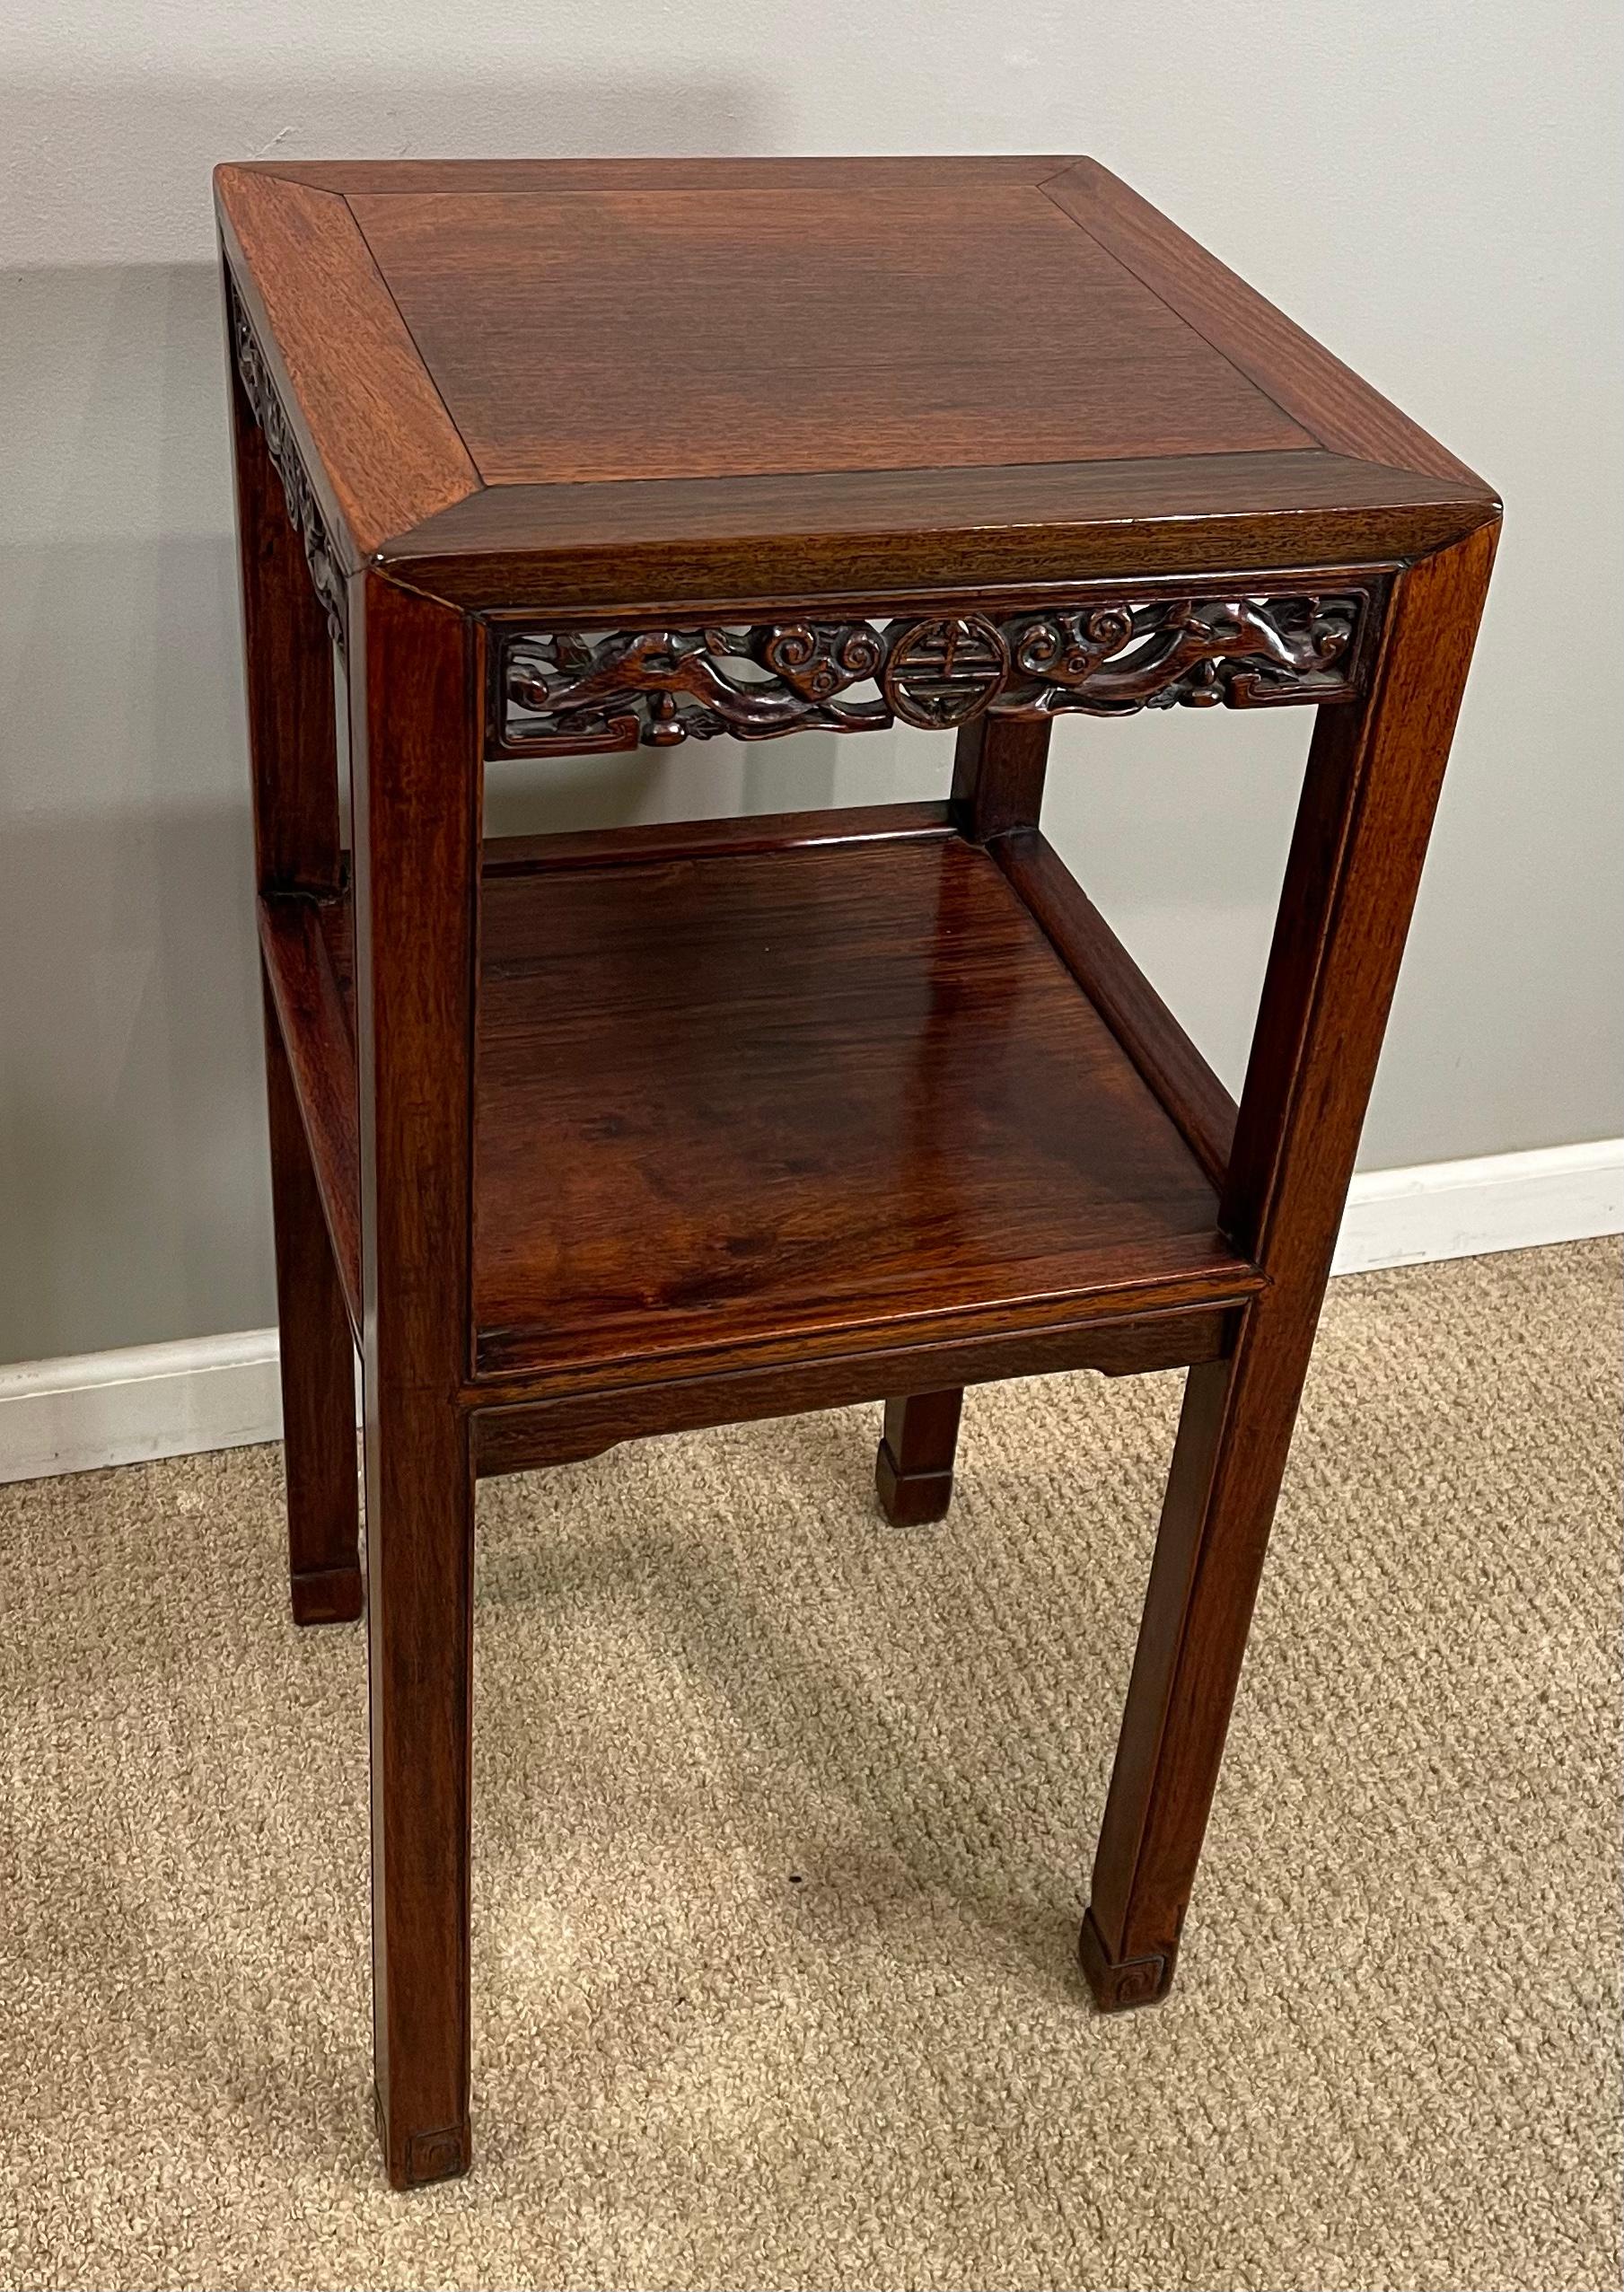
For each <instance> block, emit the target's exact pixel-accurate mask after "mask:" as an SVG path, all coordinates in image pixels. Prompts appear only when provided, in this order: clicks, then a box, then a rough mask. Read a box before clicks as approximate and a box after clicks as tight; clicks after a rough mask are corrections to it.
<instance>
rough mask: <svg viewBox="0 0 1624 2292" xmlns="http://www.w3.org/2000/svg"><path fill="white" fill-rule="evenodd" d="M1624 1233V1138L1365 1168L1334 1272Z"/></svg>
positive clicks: (1346, 1217) (1370, 1270) (1350, 1201)
mask: <svg viewBox="0 0 1624 2292" xmlns="http://www.w3.org/2000/svg"><path fill="white" fill-rule="evenodd" d="M1620 1232H1624V1138H1596V1139H1594V1140H1593V1141H1591V1142H1589V1143H1588V1144H1586V1145H1584V1146H1537V1147H1535V1148H1534V1149H1533V1151H1532V1153H1528V1154H1485V1155H1477V1156H1476V1157H1475V1158H1474V1159H1473V1160H1471V1161H1470V1162H1424V1163H1421V1164H1418V1166H1417V1167H1416V1168H1414V1169H1411V1170H1366V1171H1362V1172H1360V1174H1359V1175H1358V1176H1357V1177H1356V1179H1355V1180H1354V1181H1353V1186H1352V1189H1351V1190H1350V1191H1349V1194H1348V1197H1347V1210H1346V1212H1345V1213H1344V1215H1343V1218H1342V1232H1341V1235H1340V1238H1339V1241H1338V1243H1337V1258H1336V1265H1335V1268H1334V1270H1335V1271H1336V1272H1338V1273H1374V1272H1375V1270H1376V1269H1377V1268H1378V1267H1381V1266H1389V1265H1421V1264H1423V1263H1425V1262H1426V1261H1428V1260H1432V1259H1435V1258H1481V1257H1488V1256H1489V1255H1490V1254H1491V1253H1492V1252H1493V1251H1496V1250H1535V1249H1542V1248H1544V1247H1545V1246H1546V1245H1547V1244H1548V1243H1552V1242H1584V1241H1588V1240H1590V1239H1591V1238H1592V1236H1593V1235H1594V1234H1617V1233H1620Z"/></svg>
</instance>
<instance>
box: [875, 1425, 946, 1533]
mask: <svg viewBox="0 0 1624 2292" xmlns="http://www.w3.org/2000/svg"><path fill="white" fill-rule="evenodd" d="M963 1400H964V1395H963V1393H962V1392H960V1391H955V1392H916V1393H911V1394H909V1397H908V1399H907V1400H905V1401H887V1402H886V1404H885V1432H884V1437H883V1438H882V1441H881V1443H880V1447H879V1452H878V1453H877V1454H876V1456H875V1458H874V1492H875V1494H876V1495H877V1496H878V1497H879V1499H880V1509H881V1511H882V1513H883V1514H884V1515H885V1517H886V1518H887V1520H889V1521H890V1522H891V1525H892V1527H893V1528H923V1527H924V1526H926V1524H927V1523H928V1522H930V1521H933V1520H941V1519H943V1518H944V1516H945V1515H946V1512H947V1507H948V1506H949V1505H950V1504H951V1503H952V1493H953V1452H954V1449H955V1447H956V1445H957V1444H958V1438H959V1414H960V1410H961V1406H962V1404H963Z"/></svg>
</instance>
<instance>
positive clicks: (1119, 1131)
mask: <svg viewBox="0 0 1624 2292" xmlns="http://www.w3.org/2000/svg"><path fill="white" fill-rule="evenodd" d="M887 821H888V822H890V823H891V824H890V826H889V828H886V827H884V826H876V825H875V824H874V823H875V822H887ZM845 823H866V825H864V826H859V827H856V828H853V827H849V826H848V827H847V830H846V832H845V833H844V834H842V832H841V831H842V827H843V825H845ZM802 825H803V823H797V822H795V821H777V822H765V821H750V822H737V823H734V822H728V823H718V824H717V825H716V826H715V828H707V827H705V826H698V827H693V828H689V829H686V830H680V831H678V830H651V831H647V832H646V833H644V834H642V835H641V836H640V835H639V834H638V833H637V831H631V832H630V833H629V834H628V836H626V837H623V838H621V839H618V840H617V839H605V838H601V837H594V836H586V837H570V838H556V839H546V840H545V841H542V842H537V843H530V844H524V845H520V846H514V847H510V848H508V849H506V850H504V848H503V847H499V846H493V847H490V851H489V854H488V856H487V871H486V877H485V883H484V890H483V914H482V943H483V944H482V955H481V977H480V998H479V1032H478V1093H477V1111H476V1136H475V1226H474V1231H475V1311H476V1319H477V1322H478V1368H479V1371H480V1372H481V1373H482V1374H486V1375H488V1376H490V1377H492V1378H493V1379H495V1380H497V1381H498V1382H499V1383H501V1385H502V1386H503V1387H504V1388H505V1389H506V1388H508V1387H512V1386H514V1385H515V1383H525V1382H527V1381H530V1380H532V1379H533V1380H536V1381H537V1383H538V1387H540V1385H542V1384H545V1385H546V1386H548V1387H549V1389H557V1388H559V1387H560V1386H567V1387H570V1388H577V1389H584V1388H590V1387H592V1386H593V1385H594V1384H601V1383H604V1382H606V1381H609V1382H617V1383H618V1382H620V1381H621V1380H622V1379H624V1378H625V1377H626V1376H628V1374H637V1375H641V1376H645V1377H647V1376H658V1377H660V1378H662V1379H667V1378H672V1377H678V1376H681V1375H683V1374H714V1373H715V1372H716V1371H717V1370H736V1369H739V1368H742V1367H754V1366H770V1365H772V1364H773V1363H775V1362H778V1361H785V1360H789V1359H794V1360H811V1359H815V1358H818V1357H821V1356H824V1355H829V1354H831V1353H836V1352H840V1351H844V1350H850V1349H852V1348H869V1347H873V1346H877V1345H900V1344H907V1345H918V1344H920V1343H923V1342H926V1341H927V1340H931V1339H938V1338H953V1339H972V1338H975V1337H978V1336H980V1335H983V1334H987V1335H994V1334H1001V1333H1005V1332H1011V1331H1015V1330H1039V1329H1042V1328H1044V1327H1046V1326H1049V1325H1051V1324H1054V1325H1058V1324H1060V1323H1066V1324H1068V1325H1069V1324H1075V1323H1076V1322H1078V1321H1079V1320H1080V1319H1084V1318H1089V1317H1098V1318H1099V1319H1101V1320H1105V1319H1110V1318H1119V1317H1120V1316H1122V1315H1124V1314H1128V1313H1139V1312H1144V1313H1150V1312H1154V1311H1165V1310H1169V1309H1180V1308H1187V1307H1194V1306H1198V1305H1219V1304H1229V1303H1234V1302H1238V1301H1239V1300H1240V1299H1242V1298H1243V1297H1244V1296H1246V1295H1249V1294H1251V1292H1252V1291H1254V1290H1256V1289H1257V1288H1258V1287H1260V1276H1259V1275H1258V1274H1257V1272H1256V1271H1255V1269H1253V1268H1252V1267H1251V1265H1250V1264H1248V1263H1247V1262H1246V1261H1245V1260H1243V1259H1242V1258H1239V1257H1237V1256H1236V1254H1235V1253H1234V1251H1233V1250H1232V1248H1231V1247H1230V1246H1229V1244H1228V1243H1226V1242H1225V1240H1224V1238H1223V1236H1222V1235H1221V1234H1219V1232H1218V1230H1217V1225H1216V1196H1215V1192H1214V1189H1213V1184H1212V1181H1211V1180H1210V1178H1209V1177H1208V1175H1207V1172H1206V1171H1205V1170H1204V1169H1203V1167H1202V1166H1201V1164H1200V1162H1199V1161H1198V1159H1197V1156H1196V1155H1195V1154H1194V1153H1192V1151H1191V1148H1190V1146H1189V1145H1187V1143H1186V1141H1185V1137H1183V1135H1181V1130H1180V1128H1179V1127H1178V1126H1177V1125H1176V1124H1175V1122H1174V1121H1173V1120H1172V1117H1171V1116H1170V1114H1169V1113H1168V1112H1167V1111H1165V1110H1164V1108H1163V1104H1162V1103H1161V1102H1160V1100H1159V1099H1158V1097H1157V1095H1156V1094H1155V1093H1154V1092H1153V1090H1152V1089H1151V1088H1150V1086H1149V1085H1147V1083H1146V1081H1145V1080H1143V1079H1142V1077H1141V1075H1140V1073H1139V1071H1138V1070H1137V1068H1136V1067H1135V1065H1134V1064H1133V1062H1132V1061H1131V1060H1130V1059H1129V1058H1128V1055H1127V1053H1126V1052H1125V1051H1124V1050H1123V1049H1122V1048H1121V1047H1120V1045H1119V1041H1118V1040H1117V1038H1116V1036H1115V1035H1114V1034H1113V1033H1112V1032H1111V1030H1110V1026H1108V1025H1107V1023H1106V1022H1105V1020H1104V1018H1103V1017H1102V1015H1101V1013H1100V1011H1099V1010H1098V1009H1097V1008H1096V1007H1095V1004H1094V1002H1093V1000H1092V999H1091V998H1090V996H1089V995H1088V994H1087V993H1085V992H1084V988H1082V986H1081V985H1080V984H1079V982H1078V979H1076V978H1075V977H1074V975H1073V973H1072V972H1071V971H1070V970H1068V969H1067V965H1066V963H1065V962H1062V961H1061V958H1060V956H1059V955H1058V953H1056V950H1055V947H1054V945H1053V944H1051V943H1050V939H1049V936H1047V935H1046V934H1045V932H1044V930H1043V929H1041V928H1040V926H1039V924H1038V922H1037V921H1036V920H1035V919H1034V918H1033V915H1032V914H1031V911H1030V910H1029V909H1028V907H1027V906H1026V904H1025V903H1024V901H1023V899H1022V898H1021V896H1020V895H1019V894H1018V892H1017V891H1016V890H1015V889H1014V886H1013V885H1012V883H1011V882H1010V880H1009V877H1008V876H1007V875H1006V874H1005V871H1004V870H1003V869H1001V868H1000V867H999V865H997V864H996V861H995V860H994V859H993V858H991V857H989V856H988V854H987V853H986V852H984V851H981V850H979V849H978V848H976V847H972V846H970V845H969V844H967V843H965V842H963V841H962V840H961V839H960V838H959V837H957V836H956V835H955V834H953V833H952V830H951V829H950V827H949V826H948V824H947V822H946V820H945V816H944V814H943V813H942V812H940V811H938V810H937V809H936V808H935V807H916V808H911V809H909V811H907V812H888V813H885V814H870V815H864V814H847V815H830V816H822V817H821V818H820V819H819V820H818V821H817V822H816V828H815V830H814V827H813V826H812V824H810V823H808V824H805V825H804V832H803V833H798V832H797V830H798V829H800V828H801V827H802ZM300 906H301V903H299V902H292V903H277V902H268V903H267V909H266V930H265V937H266V944H267V948H268V955H269V960H270V963H271V969H272V972H273V979H274V981H275V982H276V983H277V1000H278V1007H279V1009H280V1010H281V1012H282V1014H283V1018H284V1024H285V1027H286V1028H289V1029H291V1031H292V1033H293V1035H294V1036H295V1037H296V1036H301V1035H302V1036H303V1041H301V1042H297V1043H295V1044H294V1057H293V1064H294V1071H295V1075H296V1076H297V1077H298V1078H299V1082H300V1087H301V1093H302V1097H303V1099H304V1102H305V1105H306V1119H307V1126H308V1127H309V1128H310V1133H311V1136H312V1142H313V1143H314V1144H315V1146H316V1157H317V1161H318V1164H319V1166H320V1168H321V1172H322V1180H323V1190H324V1192H328V1193H333V1192H338V1193H345V1192H347V1197H348V1199H347V1205H346V1204H345V1203H342V1202H341V1203H339V1204H338V1206H337V1207H336V1212H335V1213H333V1214H332V1215H331V1222H332V1225H333V1228H334V1232H335V1236H336V1238H338V1239H339V1248H340V1254H341V1256H342V1255H343V1253H344V1251H346V1249H347V1248H348V1247H349V1246H350V1244H349V1243H348V1241H347V1238H344V1237H347V1235H349V1234H351V1233H353V1230H354V1226H355V1222H356V1221H355V1216H354V1208H353V1204H354V1199H355V1190H356V1180H355V1166H356V1165H355V1146H354V1057H353V1050H351V1049H349V1047H348V1041H347V1036H348V1028H349V1018H348V1010H347V999H348V995H349V984H348V979H349V963H348V958H347V946H346V944H345V926H344V923H343V919H342V914H341V911H340V910H338V909H323V910H317V909H311V908H309V907H305V908H304V909H303V915H302V916H297V915H295V914H294V912H293V911H294V909H299V907H300ZM324 965H325V968H326V970H327V983H326V985H325V986H324V984H323V980H322V977H321V973H322V970H323V968H324ZM335 1014H338V1018H337V1019H336V1018H335ZM340 1023H341V1024H342V1027H343V1030H344V1034H345V1037H346V1040H344V1041H339V1042H338V1043H335V1041H333V1036H334V1032H335V1028H336V1026H337V1025H338V1024H340ZM1141 1063H1144V1062H1143V1061H1142V1062H1141ZM336 1069H340V1070H342V1071H341V1072H339V1073H338V1075H337V1077H336V1076H335V1070H336ZM346 1073H347V1076H348V1099H347V1104H348V1110H349V1111H348V1116H347V1120H348V1128H349V1135H348V1137H347V1138H346V1137H345V1124H346V1117H345V1115H344V1112H343V1111H342V1107H343V1102H344V1098H345V1093H344V1088H343V1076H344V1074H346ZM356 1260H358V1251H357V1252H356ZM351 1278H352V1279H353V1278H354V1277H353V1270H352V1274H351Z"/></svg>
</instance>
